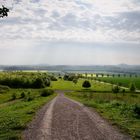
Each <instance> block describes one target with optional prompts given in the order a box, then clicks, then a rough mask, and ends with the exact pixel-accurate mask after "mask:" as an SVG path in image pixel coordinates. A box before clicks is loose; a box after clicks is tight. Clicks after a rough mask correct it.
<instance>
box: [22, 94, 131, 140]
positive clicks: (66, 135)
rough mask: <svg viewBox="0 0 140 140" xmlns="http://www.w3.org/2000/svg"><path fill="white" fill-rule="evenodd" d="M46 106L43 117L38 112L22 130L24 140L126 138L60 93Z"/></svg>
mask: <svg viewBox="0 0 140 140" xmlns="http://www.w3.org/2000/svg"><path fill="white" fill-rule="evenodd" d="M44 108H45V107H44ZM46 108H47V109H46V110H45V109H44V110H45V111H44V113H43V114H42V115H43V117H42V118H41V117H40V116H39V118H40V120H39V118H37V120H38V121H36V119H35V120H34V121H33V123H31V125H29V128H28V129H27V130H26V131H25V133H24V135H25V140H129V139H130V138H129V137H128V136H126V135H124V134H122V133H120V132H119V131H118V130H117V129H115V128H113V127H112V126H110V125H109V124H108V123H107V122H106V121H105V120H104V119H102V118H101V117H100V116H99V115H98V114H97V113H96V112H94V111H90V110H89V109H88V108H87V107H84V106H83V105H82V104H80V103H78V102H76V101H73V100H71V99H69V98H67V97H65V96H64V95H63V94H62V93H59V95H58V96H57V97H56V98H55V99H53V100H52V101H51V102H50V104H49V105H47V106H46ZM36 122H38V123H36ZM39 122H40V123H39ZM32 124H33V125H32Z"/></svg>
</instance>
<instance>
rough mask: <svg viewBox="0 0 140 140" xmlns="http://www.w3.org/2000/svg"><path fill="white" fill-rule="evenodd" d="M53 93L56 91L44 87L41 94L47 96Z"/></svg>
mask: <svg viewBox="0 0 140 140" xmlns="http://www.w3.org/2000/svg"><path fill="white" fill-rule="evenodd" d="M53 93H54V91H53V90H51V89H44V90H42V91H41V94H40V96H42V97H47V96H49V95H52V94H53Z"/></svg>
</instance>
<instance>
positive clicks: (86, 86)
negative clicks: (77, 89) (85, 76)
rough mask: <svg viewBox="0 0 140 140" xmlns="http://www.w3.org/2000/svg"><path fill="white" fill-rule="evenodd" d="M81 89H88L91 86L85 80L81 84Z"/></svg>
mask: <svg viewBox="0 0 140 140" xmlns="http://www.w3.org/2000/svg"><path fill="white" fill-rule="evenodd" d="M82 87H84V88H90V87H91V84H90V82H89V81H87V80H85V81H84V82H83V84H82Z"/></svg>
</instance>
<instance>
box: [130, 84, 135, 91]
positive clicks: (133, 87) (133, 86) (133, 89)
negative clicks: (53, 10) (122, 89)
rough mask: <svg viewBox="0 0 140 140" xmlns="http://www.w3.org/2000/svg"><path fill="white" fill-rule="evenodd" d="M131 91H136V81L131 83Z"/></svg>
mask: <svg viewBox="0 0 140 140" xmlns="http://www.w3.org/2000/svg"><path fill="white" fill-rule="evenodd" d="M129 89H130V91H131V92H135V91H136V86H135V84H134V83H130V87H129Z"/></svg>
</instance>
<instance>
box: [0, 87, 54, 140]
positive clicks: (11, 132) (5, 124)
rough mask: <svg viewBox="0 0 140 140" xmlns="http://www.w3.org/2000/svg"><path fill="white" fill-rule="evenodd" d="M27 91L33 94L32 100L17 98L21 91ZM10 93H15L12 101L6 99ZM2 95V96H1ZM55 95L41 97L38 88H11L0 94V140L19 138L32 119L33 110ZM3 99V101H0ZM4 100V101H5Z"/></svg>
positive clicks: (17, 139) (15, 139)
mask: <svg viewBox="0 0 140 140" xmlns="http://www.w3.org/2000/svg"><path fill="white" fill-rule="evenodd" d="M22 92H24V93H27V96H28V92H30V93H29V95H30V96H34V100H31V101H30V102H27V100H19V99H18V98H19V97H20V95H21V93H22ZM12 93H16V95H17V97H18V98H17V99H16V101H14V102H11V101H10V100H8V99H9V98H10V97H11V94H12ZM3 96H4V97H3ZM55 96H56V95H55V94H53V95H51V96H48V97H44V98H41V97H40V90H38V89H32V90H28V89H27V90H26V89H24V90H22V89H18V90H17V89H12V91H8V93H5V94H2V96H0V140H19V139H21V135H22V132H23V130H24V129H25V128H26V126H27V124H28V123H29V122H30V121H31V120H32V119H33V117H34V115H35V112H36V111H37V110H38V109H39V108H40V107H41V106H42V105H44V104H46V103H47V102H49V101H50V100H51V99H52V98H54V97H55ZM1 100H4V102H1ZM5 101H6V102H5Z"/></svg>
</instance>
